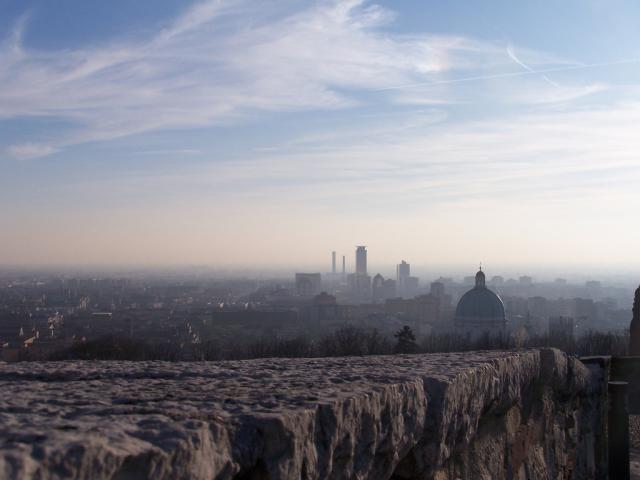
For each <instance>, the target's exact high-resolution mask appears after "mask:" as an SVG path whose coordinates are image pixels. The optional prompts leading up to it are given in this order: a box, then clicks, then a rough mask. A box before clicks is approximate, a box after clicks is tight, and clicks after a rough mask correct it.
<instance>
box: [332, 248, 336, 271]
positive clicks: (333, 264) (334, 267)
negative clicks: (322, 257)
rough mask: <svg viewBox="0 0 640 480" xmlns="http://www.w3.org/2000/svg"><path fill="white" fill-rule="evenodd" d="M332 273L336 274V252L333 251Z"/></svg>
mask: <svg viewBox="0 0 640 480" xmlns="http://www.w3.org/2000/svg"><path fill="white" fill-rule="evenodd" d="M331 273H333V274H334V275H335V274H336V252H331Z"/></svg>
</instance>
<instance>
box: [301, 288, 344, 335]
mask: <svg viewBox="0 0 640 480" xmlns="http://www.w3.org/2000/svg"><path fill="white" fill-rule="evenodd" d="M309 317H310V320H311V326H312V327H326V326H330V325H334V324H335V323H336V322H339V321H340V320H341V318H342V311H341V309H340V306H339V305H338V303H337V302H336V297H334V296H333V295H329V294H328V293H327V292H321V293H320V295H316V296H315V297H313V300H312V301H311V305H310V307H309Z"/></svg>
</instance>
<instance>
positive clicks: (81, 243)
mask: <svg viewBox="0 0 640 480" xmlns="http://www.w3.org/2000/svg"><path fill="white" fill-rule="evenodd" d="M638 20H640V4H638V2H635V1H631V0H629V1H615V0H614V1H604V0H592V1H588V0H587V1H585V0H582V1H577V0H571V1H563V2H557V1H548V2H544V1H540V2H513V1H487V2H476V1H455V0H452V1H395V2H367V1H356V0H351V1H344V2H333V1H320V2H297V1H296V2H294V1H277V2H276V1H273V2H259V3H258V2H243V1H228V2H227V1H200V2H191V3H189V2H184V1H173V0H171V1H169V0H162V1H161V0H153V1H152V0H137V1H135V2H131V1H124V0H116V1H110V2H102V1H87V0H84V1H71V0H67V1H63V0H59V1H51V0H49V1H44V0H42V1H25V0H20V1H17V0H15V1H14V0H11V1H10V0H0V85H1V86H2V89H1V90H0V201H1V202H2V204H3V206H4V208H3V209H2V210H1V211H0V222H2V225H3V226H4V228H3V229H2V231H0V242H1V243H2V245H3V248H2V251H0V263H109V262H118V263H153V264H157V263H206V264H213V265H248V264H251V265H263V264H264V265H282V266H289V265H291V266H293V265H308V264H312V265H313V264H315V263H319V262H320V261H322V260H324V259H325V257H326V256H327V252H328V251H331V250H334V249H336V250H338V251H339V252H342V251H345V252H350V251H351V249H352V246H353V245H354V244H359V243H365V244H367V245H369V246H370V249H371V251H372V260H373V261H374V263H375V262H376V261H377V262H379V263H380V264H387V263H388V264H391V263H393V262H395V261H398V260H399V259H400V258H405V257H406V258H408V259H409V260H412V261H413V262H414V263H421V264H429V263H439V264H442V263H456V264H467V263H469V264H472V265H475V264H476V263H477V261H478V260H479V259H483V260H484V261H485V263H489V264H490V263H491V262H493V263H494V264H496V265H498V264H499V265H506V264H521V265H527V264H540V263H548V264H562V263H566V264H585V265H586V264H595V263H599V264H611V265H625V264H629V263H631V264H634V263H633V262H635V265H637V264H638V263H637V262H638V261H637V255H635V256H634V254H635V251H636V248H637V245H638V240H639V237H640V229H638V228H637V227H636V226H635V224H636V223H637V221H635V220H634V218H635V215H637V212H638V211H640V198H639V197H640V194H638V192H637V190H638V185H639V183H638V182H639V180H640V158H639V155H640V154H639V152H640V148H639V147H640V135H638V131H639V127H638V125H639V124H640V122H639V121H640V88H639V87H640V63H639V61H640V51H639V49H638V45H640V29H638V28H637V24H638Z"/></svg>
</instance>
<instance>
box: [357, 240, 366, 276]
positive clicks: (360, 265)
mask: <svg viewBox="0 0 640 480" xmlns="http://www.w3.org/2000/svg"><path fill="white" fill-rule="evenodd" d="M356 273H357V274H359V275H366V274H367V247H366V246H365V245H359V246H357V247H356Z"/></svg>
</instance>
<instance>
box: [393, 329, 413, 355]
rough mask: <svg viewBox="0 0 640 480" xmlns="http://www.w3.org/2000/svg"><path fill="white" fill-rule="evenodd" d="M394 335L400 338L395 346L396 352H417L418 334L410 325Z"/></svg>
mask: <svg viewBox="0 0 640 480" xmlns="http://www.w3.org/2000/svg"><path fill="white" fill-rule="evenodd" d="M394 337H396V338H397V339H398V343H396V346H395V348H394V352H395V353H416V352H417V351H418V345H417V344H416V336H415V335H414V334H413V331H412V330H411V327H409V326H408V325H405V326H404V327H402V328H401V329H400V330H398V331H397V332H396V333H395V335H394Z"/></svg>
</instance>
